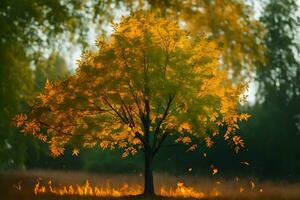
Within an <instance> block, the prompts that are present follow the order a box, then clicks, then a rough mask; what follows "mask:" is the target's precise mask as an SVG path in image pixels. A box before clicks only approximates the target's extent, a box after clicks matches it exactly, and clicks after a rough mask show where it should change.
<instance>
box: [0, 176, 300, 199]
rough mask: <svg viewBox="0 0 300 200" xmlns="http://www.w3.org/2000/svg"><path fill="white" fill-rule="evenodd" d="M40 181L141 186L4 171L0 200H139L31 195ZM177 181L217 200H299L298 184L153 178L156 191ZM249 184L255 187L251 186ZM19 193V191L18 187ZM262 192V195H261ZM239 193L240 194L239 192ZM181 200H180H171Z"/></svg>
mask: <svg viewBox="0 0 300 200" xmlns="http://www.w3.org/2000/svg"><path fill="white" fill-rule="evenodd" d="M39 177H40V178H42V180H44V181H45V183H46V181H47V180H52V181H53V183H54V184H56V185H57V186H58V185H68V184H84V183H85V181H86V180H87V179H88V180H90V182H91V184H92V185H94V186H99V185H100V186H101V185H105V184H107V183H108V182H109V184H110V185H112V186H114V187H115V188H118V187H119V186H121V185H123V184H124V183H128V184H129V185H130V186H132V185H142V184H143V177H141V175H140V174H93V173H85V172H72V171H69V172H61V171H45V170H43V171H39V170H35V171H7V172H0V199H1V200H6V199H9V200H19V199H20V200H29V199H30V200H33V199H41V200H54V199H55V200H59V199H67V200H77V199H85V200H92V199H103V200H108V199H142V200H144V199H145V198H141V197H122V198H113V197H101V198H99V197H88V196H85V197H82V196H55V195H51V194H39V195H34V192H33V188H34V184H35V183H36V180H37V179H38V178H39ZM178 181H183V182H184V183H185V185H187V186H192V187H193V188H195V189H196V190H197V191H201V192H204V193H205V194H211V193H213V192H216V191H218V192H219V193H220V196H219V197H214V198H211V199H220V200H221V199H222V200H229V199H230V200H234V199H236V200H238V199H243V200H250V199H255V200H300V183H294V184H291V183H286V182H276V183H274V182H261V183H259V182H257V181H256V180H254V179H250V178H249V179H243V180H238V181H237V180H235V179H232V180H224V179H217V178H215V177H209V178H204V177H198V176H171V175H168V174H155V186H156V188H155V189H156V191H159V190H160V188H161V187H164V188H170V187H172V188H176V184H177V182H178ZM251 181H253V183H254V184H255V186H254V185H252V184H251ZM19 186H20V187H21V188H20V189H21V190H18V189H17V188H18V187H19ZM260 189H262V192H260ZM241 190H242V192H241ZM148 199H160V200H165V199H170V198H167V197H155V198H148ZM173 199H182V198H173Z"/></svg>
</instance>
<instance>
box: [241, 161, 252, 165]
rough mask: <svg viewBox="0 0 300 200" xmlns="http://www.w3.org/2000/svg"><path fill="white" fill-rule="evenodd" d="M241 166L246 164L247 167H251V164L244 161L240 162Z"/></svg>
mask: <svg viewBox="0 0 300 200" xmlns="http://www.w3.org/2000/svg"><path fill="white" fill-rule="evenodd" d="M240 163H241V164H244V165H247V166H250V163H249V162H247V161H242V162H240Z"/></svg>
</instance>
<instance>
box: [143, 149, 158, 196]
mask: <svg viewBox="0 0 300 200" xmlns="http://www.w3.org/2000/svg"><path fill="white" fill-rule="evenodd" d="M143 195H145V196H153V195H155V193H154V186H153V173H152V155H151V151H150V150H149V149H146V150H145V173H144V193H143Z"/></svg>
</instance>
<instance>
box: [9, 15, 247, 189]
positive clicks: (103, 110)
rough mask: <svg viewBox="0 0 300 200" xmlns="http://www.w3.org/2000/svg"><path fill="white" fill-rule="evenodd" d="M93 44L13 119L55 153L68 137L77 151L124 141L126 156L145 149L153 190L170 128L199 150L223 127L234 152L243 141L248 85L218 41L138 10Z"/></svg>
mask: <svg viewBox="0 0 300 200" xmlns="http://www.w3.org/2000/svg"><path fill="white" fill-rule="evenodd" d="M96 45H97V47H98V51H97V52H90V51H85V52H84V53H83V54H82V56H81V59H80V60H79V61H78V68H77V70H76V73H75V74H74V75H72V76H70V77H69V78H67V79H65V80H59V81H57V82H55V83H49V82H47V83H46V85H45V89H44V90H43V91H42V93H41V94H40V95H39V96H38V97H37V98H36V99H35V100H34V101H33V102H31V103H30V107H31V112H30V113H29V114H27V115H26V114H20V115H17V116H16V117H15V118H14V122H15V124H16V126H17V127H19V128H20V129H21V130H22V132H23V133H25V134H32V135H34V136H36V137H37V138H39V139H40V140H42V141H45V142H48V143H49V148H50V151H51V153H52V155H53V156H59V155H62V154H63V153H64V149H65V148H64V146H65V145H66V144H70V145H72V146H73V148H74V149H73V154H75V155H77V154H78V153H79V148H80V147H95V146H98V147H100V148H102V149H106V148H110V149H114V148H121V149H123V150H124V153H123V156H127V155H129V154H135V153H137V152H138V151H143V153H144V158H145V173H144V178H145V182H144V183H145V185H144V187H145V188H144V194H145V195H154V187H153V175H152V162H153V158H154V157H155V155H156V154H157V153H158V151H159V149H160V147H161V146H162V144H163V142H164V141H165V140H166V138H167V137H169V136H170V135H173V136H174V137H176V138H177V139H176V140H175V141H174V142H177V143H178V142H181V143H184V144H186V145H189V150H194V149H195V148H196V147H197V144H198V143H199V139H203V141H204V142H205V143H206V145H207V146H208V147H210V146H212V144H213V140H212V137H213V136H216V135H218V134H219V128H218V127H220V126H222V130H224V133H222V134H224V139H225V140H226V141H228V143H229V144H230V145H232V146H233V147H234V149H235V151H238V150H239V149H240V148H241V147H243V145H244V144H243V140H242V139H241V138H240V137H239V136H238V135H237V133H236V130H237V129H238V128H239V126H238V121H240V120H246V119H247V118H248V117H249V116H248V115H247V114H238V112H237V105H238V103H239V100H240V96H241V94H242V93H243V91H244V89H245V85H244V84H237V83H233V82H232V81H231V80H230V79H229V78H228V74H227V71H226V70H225V69H224V68H222V65H221V60H222V58H221V56H220V55H221V52H220V49H219V47H218V46H217V44H216V43H214V42H213V41H210V40H208V39H206V38H205V37H204V36H202V37H199V38H197V39H196V40H195V39H191V37H189V35H188V33H187V32H185V31H183V30H181V29H180V28H179V26H178V25H177V24H176V23H174V22H173V21H172V20H169V19H164V18H160V17H159V16H158V15H155V14H150V13H146V12H143V11H139V12H136V13H134V14H131V15H130V16H129V17H127V18H123V19H122V21H121V22H120V23H119V24H114V33H113V34H112V36H111V37H110V39H104V38H101V37H100V38H99V39H98V40H97V41H96Z"/></svg>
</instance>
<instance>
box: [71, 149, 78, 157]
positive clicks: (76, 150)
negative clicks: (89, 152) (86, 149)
mask: <svg viewBox="0 0 300 200" xmlns="http://www.w3.org/2000/svg"><path fill="white" fill-rule="evenodd" d="M78 154H79V149H77V148H74V149H73V153H72V155H73V156H78Z"/></svg>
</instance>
